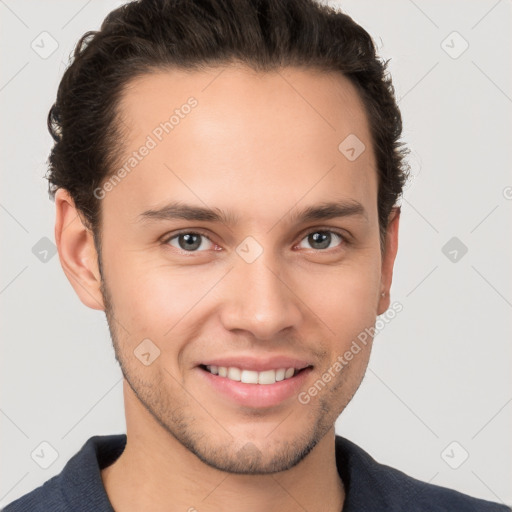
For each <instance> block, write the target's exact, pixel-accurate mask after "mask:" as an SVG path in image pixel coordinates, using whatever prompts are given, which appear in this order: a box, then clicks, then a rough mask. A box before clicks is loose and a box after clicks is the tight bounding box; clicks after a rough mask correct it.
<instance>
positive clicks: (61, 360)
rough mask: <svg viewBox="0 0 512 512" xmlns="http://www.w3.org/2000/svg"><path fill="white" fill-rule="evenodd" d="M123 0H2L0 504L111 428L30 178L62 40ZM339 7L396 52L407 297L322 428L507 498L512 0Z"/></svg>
mask: <svg viewBox="0 0 512 512" xmlns="http://www.w3.org/2000/svg"><path fill="white" fill-rule="evenodd" d="M121 3H122V2H119V1H117V2H114V1H105V0H103V1H99V0H89V1H67V2H64V1H61V2H56V1H45V2H39V1H35V0H33V1H24V2H14V0H0V38H1V48H2V51H1V68H0V69H1V75H0V109H1V110H0V111H1V128H0V129H1V137H0V141H1V152H0V154H1V159H2V166H1V171H2V175H1V183H2V187H1V196H0V223H1V228H2V232H1V233H2V235H1V236H2V244H1V249H2V264H1V266H0V301H1V318H2V324H1V326H2V335H1V343H2V347H1V353H2V357H1V363H0V364H1V367H0V376H1V377H0V378H1V381H0V390H1V397H0V428H1V432H2V437H1V457H0V458H1V460H2V468H1V473H0V508H1V507H2V506H4V505H6V504H7V503H9V502H11V501H12V500H14V499H15V498H17V497H19V496H21V495H22V494H25V493H26V492H28V491H29V490H31V489H33V488H34V487H36V486H38V485H40V484H42V483H43V482H44V481H46V480H47V479H48V478H50V477H51V476H53V475H55V474H57V473H58V472H60V471H61V469H62V467H63V466H64V464H65V463H66V461H67V460H68V459H69V458H70V457H71V456H72V455H73V454H75V453H76V452H77V451H78V450H79V449H80V447H81V446H82V445H83V443H84V442H85V441H86V440H87V439H88V438H89V437H90V436H92V435H95V434H111V433H121V432H124V431H125V421H124V412H123V403H122V385H121V372H120V369H119V368H118V366H117V364H116V363H115V360H114V352H113V349H112V348H111V342H110V338H109V334H108V329H107V323H106V320H105V316H104V313H103V312H99V311H94V310H90V309H87V308H86V307H85V306H84V305H82V303H81V302H80V301H79V299H78V298H77V296H76V295H75V293H74V291H73V289H72V288H71V285H70V284H69V283H68V281H67V279H66V277H65V275H64V273H63V271H62V269H61V267H60V263H59V259H58V256H57V255H55V254H54V253H52V252H51V248H52V244H53V242H54V235H53V229H54V219H55V213H54V204H53V203H52V202H51V201H50V200H49V199H48V196H47V192H46V187H47V184H46V181H45V180H44V179H43V176H44V173H45V170H46V158H47V156H48V152H49V149H50V147H51V138H50V136H49V135H48V133H47V130H46V116H47V113H48V109H49V108H50V106H51V104H52V102H53V101H54V97H55V94H56V90H57V86H58V83H59V80H60V77H61V75H62V73H63V71H64V69H65V63H66V62H67V58H68V55H69V54H70V52H71V51H72V49H73V47H74V44H75V43H76V41H77V40H78V38H79V37H80V36H81V35H82V34H83V33H84V32H85V31H87V30H90V29H97V28H98V27H99V25H100V23H101V21H102V20H103V18H104V16H105V15H106V14H107V13H108V12H109V11H110V10H111V9H112V8H114V7H116V6H118V5H120V4H121ZM341 5H342V7H343V8H344V9H345V10H346V12H347V13H348V14H349V15H351V16H352V17H353V18H354V19H355V20H356V21H357V22H359V23H360V24H362V25H363V26H364V27H365V28H366V29H367V30H368V31H369V32H370V34H371V35H372V36H373V37H374V39H375V41H376V43H377V45H378V47H379V49H380V53H381V55H382V56H383V57H385V58H391V59H392V60H391V64H390V68H389V69H390V71H391V73H392V76H393V78H394V83H395V87H396V92H397V97H398V98H400V103H399V104H400V107H401V109H402V113H403V117H404V123H405V132H404V138H405V140H406V141H407V142H408V143H409V145H410V147H411V150H412V154H411V157H410V162H411V166H412V174H413V176H412V178H411V180H410V183H409V185H408V187H407V189H406V191H405V195H404V199H403V202H402V212H403V214H402V219H401V232H400V247H399V252H398V257H397V262H396V266H395V276H394V281H393V286H392V289H391V296H392V300H393V301H399V302H400V303H401V304H402V305H403V311H402V312H401V313H399V314H398V315H397V316H396V318H395V319H393V321H391V322H390V323H389V324H387V325H386V327H385V328H384V329H383V330H382V331H381V332H380V333H379V335H378V336H377V338H376V339H375V344H374V349H373V353H372V357H371V360H370V365H369V368H368V371H367V374H366V377H365V379H364V381H363V384H362V385H361V387H360V389H359V392H358V393H357V395H356V397H355V398H354V400H353V401H352V403H351V404H350V405H349V406H348V408H347V409H346V411H345V412H344V413H343V414H342V415H341V416H340V418H339V419H338V422H337V424H336V430H337V432H338V433H339V434H342V435H344V436H346V437H348V438H349V439H351V440H353V441H354V442H356V443H358V444H360V445H361V446H362V447H363V448H364V449H365V450H367V451H368V452H369V453H370V454H372V456H373V457H374V458H375V459H377V460H378V461H379V462H382V463H385V464H388V465H390V466H393V467H396V468H398V469H401V470H402V471H404V472H406V473H408V474H409V475H411V476H414V477H416V478H418V479H421V480H424V481H428V482H432V483H434V484H438V485H443V486H446V487H451V488H454V489H457V490H459V491H461V492H465V493H467V494H470V495H473V496H477V497H481V498H485V499H489V500H493V501H499V502H504V503H507V504H509V505H510V504H512V488H511V486H510V482H512V462H511V455H512V436H510V432H511V431H512V429H511V427H512V403H511V402H512V386H511V352H512V348H511V343H510V340H511V330H512V329H511V322H510V318H511V308H512V289H511V288H512V287H511V282H512V280H511V270H510V261H512V258H511V248H510V233H511V232H512V230H511V227H512V226H511V224H512V222H511V220H512V216H511V209H512V175H511V173H510V164H511V161H512V159H511V149H510V148H511V141H510V133H511V124H512V123H511V115H510V114H511V109H512V99H511V97H512V83H511V82H512V80H511V67H510V62H512V60H511V57H512V56H511V53H512V51H511V50H512V44H511V19H512V18H511V11H512V5H511V1H510V0H501V1H496V0H480V1H468V0H464V1H462V0H459V1H449V2H447V1H430V0H429V1H426V0H425V1H420V0H416V1H412V0H401V1H386V2H383V1H382V0H372V1H369V0H366V1H362V0H352V1H344V2H342V3H341ZM45 31H46V32H48V33H49V34H50V36H48V35H44V34H43V35H42V36H41V35H40V34H41V33H42V32H45ZM454 31H456V32H457V33H458V35H457V34H453V32H454ZM52 39H53V40H55V41H56V43H57V44H58V48H57V49H56V50H55V51H54V52H53V53H52V54H51V55H46V54H44V52H47V53H49V52H50V51H51V50H52V44H55V43H53V42H52ZM443 41H444V42H443ZM466 42H467V44H469V47H468V48H467V49H466V50H465V51H464V52H463V53H461V52H462V50H464V48H465V45H466ZM41 54H43V55H41ZM43 57H45V58H43ZM45 237H46V238H47V239H49V240H46V239H45ZM453 237H456V240H452V241H451V242H450V244H453V245H448V246H447V247H446V248H445V249H443V247H445V244H447V243H448V242H449V241H450V240H451V239H452V238H453ZM462 244H463V245H464V246H465V247H467V253H466V254H464V255H463V254H462V253H463V250H462V249H463V245H462ZM45 250H49V251H50V252H47V253H45V252H44V251H45ZM453 250H455V251H456V253H455V252H453ZM454 259H455V261H453V260H454ZM42 442H46V443H49V444H50V445H51V447H53V449H54V450H55V451H56V455H55V457H56V458H55V457H52V454H53V452H52V448H50V447H49V446H48V445H46V444H45V445H41V443H42ZM37 453H39V454H41V453H44V454H45V455H44V457H39V458H38V457H37V456H36V455H35V454H37ZM31 454H33V455H31ZM466 455H468V457H467V460H464V458H465V457H466ZM53 459H55V460H53ZM41 465H43V466H48V467H46V468H43V467H41ZM455 467H456V468H455Z"/></svg>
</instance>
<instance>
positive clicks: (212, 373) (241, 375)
mask: <svg viewBox="0 0 512 512" xmlns="http://www.w3.org/2000/svg"><path fill="white" fill-rule="evenodd" d="M197 370H198V371H199V374H198V376H200V377H201V378H199V379H198V381H199V384H200V385H201V387H203V386H204V396H205V398H206V396H208V395H210V396H211V400H215V401H216V400H219V399H221V400H223V401H224V402H225V401H226V400H227V403H228V404H230V405H231V406H232V405H233V404H235V405H237V406H244V407H250V408H258V409H259V408H270V407H275V406H279V405H282V404H284V403H286V401H288V400H290V399H291V398H293V397H297V396H298V394H299V392H300V390H301V389H302V388H304V387H305V384H306V380H307V378H308V376H309V374H310V373H311V372H312V371H313V366H312V365H308V366H305V367H303V368H294V367H291V366H290V367H288V368H284V367H283V368H271V369H266V370H263V371H255V370H248V369H244V368H240V367H236V366H229V367H228V366H218V365H213V364H212V365H210V364H208V365H205V364H200V365H198V366H197ZM212 391H213V393H212Z"/></svg>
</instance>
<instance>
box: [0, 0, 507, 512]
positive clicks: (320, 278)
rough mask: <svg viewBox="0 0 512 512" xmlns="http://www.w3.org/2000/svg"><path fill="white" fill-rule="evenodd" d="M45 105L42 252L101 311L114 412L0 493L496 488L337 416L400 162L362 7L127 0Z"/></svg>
mask: <svg viewBox="0 0 512 512" xmlns="http://www.w3.org/2000/svg"><path fill="white" fill-rule="evenodd" d="M49 127H50V131H51V133H52V135H53V137H54V139H55V146H54V148H53V150H52V153H51V156H50V173H49V181H50V186H51V192H52V194H54V197H55V203H56V213H57V218H56V225H55V236H56V242H57V245H58V249H59V257H60V261H61V264H62V267H63V269H64V272H65V273H66V275H67V277H68V279H69V281H70V283H71V284H72V286H73V288H74V289H75V291H76V293H77V294H78V296H79V298H80V299H81V301H82V302H83V303H84V304H85V305H86V306H88V307H90V308H93V309H99V310H104V311H105V313H106V316H107V319H108V324H109V328H110V333H111V337H112V341H113V344H114V348H115V354H116V358H117V360H118V361H119V364H120V366H121V369H122V372H123V376H124V381H123V386H124V387H123V390H124V399H125V411H126V424H127V433H126V436H124V435H112V436H94V437H92V438H91V439H89V440H88V441H87V443H86V444H85V445H84V447H83V448H82V449H81V450H80V452H79V453H78V454H77V455H75V456H74V457H73V458H72V459H71V460H70V461H69V462H68V464H67V465H66V467H65V468H64V470H63V471H62V473H61V474H60V475H58V476H56V477H54V478H52V479H51V480H49V481H48V482H46V483H45V484H44V485H43V486H42V487H40V488H38V489H35V490H34V491H32V492H31V493H29V494H27V495H26V496H24V497H22V498H20V499H19V500H16V501H15V502H14V503H12V504H11V505H9V506H7V507H6V508H5V511H6V512H15V511H21V510H27V511H28V510H41V511H42V510H45V511H46V510H52V511H68V510H69V511H89V510H90V511H107V510H109V511H111V510H116V511H117V512H132V511H146V510H148V511H155V512H160V511H174V510H176V511H178V510H183V511H185V510H188V511H195V510H198V511H200V512H203V511H218V510H240V511H244V512H252V511H273V510H276V511H277V510H279V511H280V512H281V511H295V510H307V511H310V512H313V511H323V512H326V511H327V512H330V511H341V510H343V512H354V511H379V510H393V511H402V510H403V511H406V510H407V511H411V510H418V511H419V510H421V511H427V510H429V511H430V510H440V511H441V510H457V511H477V510H478V511H480V510H481V511H494V510H496V511H499V510H508V508H507V507H505V506H502V505H498V504H495V503H491V502H488V501H484V500H480V499H476V498H472V497H470V496H467V495H464V494H461V493H459V492H456V491H453V490H450V489H445V488H442V487H439V486H435V485H430V484H426V483H423V482H420V481H418V480H415V479H413V478H411V477H409V476H407V475H405V474H403V473H401V472H400V471H398V470H395V469H393V468H390V467H388V466H384V465H382V464H379V463H377V462H376V461H375V460H373V459H372V458H371V457H370V456H369V455H368V454H367V453H366V452H364V451H363V450H362V449H361V448H359V447H358V446H356V445H355V444H353V443H351V442H350V441H349V440H347V439H344V438H342V437H340V436H336V435H335V430H334V424H335V421H336V419H337V418H338V416H339V415H340V414H341V413H342V412H343V410H344V409H345V407H346V406H347V404H348V403H349V402H350V400H351V399H352V397H353V396H354V394H355V392H356V391H357V389H358V387H359V385H360V383H361V381H362V379H363V376H364V373H365V370H366V367H367V364H368V360H369V356H370V351H371V345H372V337H371V336H370V337H369V339H365V342H364V343H360V344H358V345H357V349H356V348H354V347H355V345H354V340H357V339H359V340H361V337H360V334H361V333H363V332H368V331H370V332H371V328H372V326H374V324H375V321H376V317H377V316H378V315H381V314H384V313H385V312H386V311H387V310H388V308H389V307H390V295H389V290H390V286H391V281H392V274H393V265H394V261H395V256H396V253H397V248H398V227H399V218H400V208H399V207H398V206H397V204H396V202H397V199H398V198H399V196H400V195H401V192H402V189H403V186H404V183H405V181H406V178H407V166H406V164H405V161H404V157H405V153H406V151H405V148H404V147H403V145H402V144H401V143H400V141H399V138H400V136H401V118H400V113H399V110H398V108H397V106H396V102H395V100H394V96H393V89H392V86H391V82H390V81H389V79H388V78H386V77H385V65H384V64H382V63H381V61H380V60H379V59H378V58H377V56H376V54H375V48H374V46H373V43H372V42H371V39H370V37H369V35H368V34H367V33H366V32H365V31H364V30H363V29H362V28H361V27H360V26H358V25H357V24H355V23H354V22H353V21H352V20H351V19H350V18H349V17H348V16H346V15H344V14H342V13H341V12H339V11H335V10H333V9H331V8H328V7H325V6H323V7H322V6H321V5H319V4H316V3H313V1H312V0H294V1H290V2H283V1H279V0H267V1H264V2H254V1H251V0H245V1H241V0H211V1H204V2H192V1H189V2H178V1H164V0H141V1H139V2H133V3H130V4H127V5H125V6H123V7H121V8H119V9H117V10H116V11H113V12H112V13H111V14H110V15H109V16H108V17H107V18H106V20H105V21H104V23H103V25H102V27H101V30H100V31H98V32H96V33H88V34H86V35H85V36H84V37H83V38H82V40H81V41H80V42H79V44H78V46H77V49H76V51H75V58H74V62H73V63H72V65H71V66H70V67H69V69H68V70H67V71H66V73H65V75H64V77H63V79H62V81H61V84H60V87H59V91H58V96H57V101H56V103H55V105H54V106H53V107H52V109H51V111H50V115H49ZM347 352H348V353H349V354H352V355H351V356H350V357H348V356H345V354H347Z"/></svg>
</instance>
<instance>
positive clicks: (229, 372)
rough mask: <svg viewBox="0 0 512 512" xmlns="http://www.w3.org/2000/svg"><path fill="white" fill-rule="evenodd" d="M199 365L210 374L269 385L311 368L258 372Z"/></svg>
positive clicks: (230, 367) (231, 367)
mask: <svg viewBox="0 0 512 512" xmlns="http://www.w3.org/2000/svg"><path fill="white" fill-rule="evenodd" d="M199 367H200V368H201V369H202V370H204V371H207V372H209V373H211V374H212V375H218V376H219V377H223V378H226V379H229V380H232V381H235V382H242V383H244V384H261V385H270V384H275V383H276V382H281V381H284V380H288V379H292V378H293V377H295V376H296V375H298V374H299V373H300V372H303V371H304V370H306V369H308V368H311V366H306V367H305V368H292V367H290V368H276V369H270V370H264V371H261V372H258V371H254V370H244V369H242V368H237V367H236V366H229V367H227V366H216V365H204V364H201V365H199Z"/></svg>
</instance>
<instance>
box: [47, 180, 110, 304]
mask: <svg viewBox="0 0 512 512" xmlns="http://www.w3.org/2000/svg"><path fill="white" fill-rule="evenodd" d="M55 207H56V218H55V241H56V243H57V249H58V252H59V259H60V264H61V266H62V269H63V270H64V273H65V274H66V276H67V278H68V280H69V282H70V283H71V286H72V287H73V288H74V290H75V292H76V294H77V295H78V298H79V299H80V300H81V301H82V302H83V303H84V304H85V305H86V306H88V307H90V308H91V309H99V310H103V311H104V310H105V306H104V304H103V296H102V293H101V276H100V273H99V268H98V259H97V258H98V255H97V252H96V247H95V246H94V238H93V236H92V231H91V230H90V229H89V228H88V227H86V225H85V224H84V223H83V222H82V218H81V216H80V215H79V213H78V211H77V209H76V208H75V203H74V201H73V199H72V198H71V196H70V195H69V192H68V191H67V190H64V189H62V188H59V189H58V190H57V192H56V193H55Z"/></svg>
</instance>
